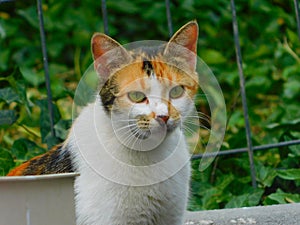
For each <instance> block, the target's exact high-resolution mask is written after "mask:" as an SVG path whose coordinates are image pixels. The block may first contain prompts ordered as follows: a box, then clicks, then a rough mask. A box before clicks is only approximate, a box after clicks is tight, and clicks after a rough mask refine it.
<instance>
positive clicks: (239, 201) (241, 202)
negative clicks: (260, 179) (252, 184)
mask: <svg viewBox="0 0 300 225" xmlns="http://www.w3.org/2000/svg"><path fill="white" fill-rule="evenodd" d="M263 193H264V190H263V189H254V188H251V189H250V193H246V194H242V195H238V196H233V197H232V198H231V199H230V201H229V202H228V203H227V204H226V205H225V208H240V207H249V206H256V205H258V203H259V202H260V199H261V196H262V195H263Z"/></svg>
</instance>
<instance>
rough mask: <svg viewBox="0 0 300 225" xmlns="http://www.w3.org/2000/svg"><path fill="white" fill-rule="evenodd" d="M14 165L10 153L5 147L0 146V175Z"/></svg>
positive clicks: (4, 173)
mask: <svg viewBox="0 0 300 225" xmlns="http://www.w3.org/2000/svg"><path fill="white" fill-rule="evenodd" d="M14 166H15V162H14V159H13V157H12V155H11V153H10V152H9V151H8V150H7V149H5V148H2V147H0V176H4V175H6V174H7V173H8V171H9V170H10V168H12V167H14Z"/></svg>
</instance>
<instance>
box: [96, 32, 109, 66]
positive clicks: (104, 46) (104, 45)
mask: <svg viewBox="0 0 300 225" xmlns="http://www.w3.org/2000/svg"><path fill="white" fill-rule="evenodd" d="M111 44H112V43H110V42H109V40H107V37H105V36H102V35H101V34H96V35H94V36H93V38H92V52H93V57H94V60H96V59H98V58H99V57H100V56H102V55H103V54H104V53H105V52H107V51H109V50H111V47H109V45H111Z"/></svg>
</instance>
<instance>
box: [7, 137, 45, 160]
mask: <svg viewBox="0 0 300 225" xmlns="http://www.w3.org/2000/svg"><path fill="white" fill-rule="evenodd" d="M11 152H12V154H13V155H14V156H15V158H16V159H17V160H18V161H20V163H21V162H23V161H26V160H29V159H31V158H33V157H35V156H37V155H41V154H43V153H45V152H46V150H45V149H44V148H42V147H40V146H38V145H37V144H36V143H35V142H33V141H30V140H28V139H25V138H20V139H18V140H16V141H15V142H14V144H13V146H12V148H11Z"/></svg>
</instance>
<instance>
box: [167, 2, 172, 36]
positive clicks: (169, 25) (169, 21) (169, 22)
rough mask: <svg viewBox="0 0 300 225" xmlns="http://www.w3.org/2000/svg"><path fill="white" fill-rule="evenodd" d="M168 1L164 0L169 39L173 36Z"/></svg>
mask: <svg viewBox="0 0 300 225" xmlns="http://www.w3.org/2000/svg"><path fill="white" fill-rule="evenodd" d="M170 8H171V7H170V0H166V12H167V20H168V29H169V37H170V38H171V37H172V35H173V24H172V16H171V9H170Z"/></svg>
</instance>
